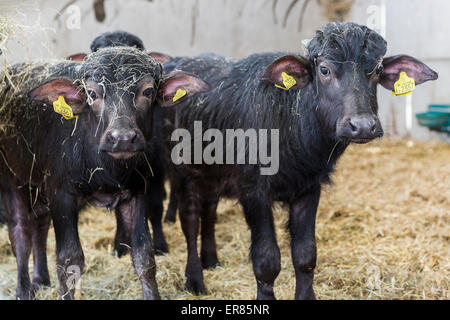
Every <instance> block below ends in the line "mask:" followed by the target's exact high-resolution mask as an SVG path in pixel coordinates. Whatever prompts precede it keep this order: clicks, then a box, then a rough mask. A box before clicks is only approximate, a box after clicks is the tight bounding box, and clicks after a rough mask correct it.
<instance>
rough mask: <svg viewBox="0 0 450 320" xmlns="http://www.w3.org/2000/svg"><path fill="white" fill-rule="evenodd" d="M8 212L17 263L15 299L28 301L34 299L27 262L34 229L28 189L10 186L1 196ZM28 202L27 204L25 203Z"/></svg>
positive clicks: (10, 236) (11, 239)
mask: <svg viewBox="0 0 450 320" xmlns="http://www.w3.org/2000/svg"><path fill="white" fill-rule="evenodd" d="M3 199H4V202H5V207H6V210H7V211H8V216H9V217H10V218H9V221H8V232H9V239H10V241H11V245H12V249H13V252H14V255H15V256H16V262H17V289H16V299H18V300H29V299H33V298H34V292H33V290H32V287H31V282H30V275H29V273H28V272H29V271H28V261H29V258H30V254H31V249H32V233H33V228H35V225H34V223H35V221H34V217H33V215H32V214H31V212H30V210H29V201H30V198H29V193H28V189H25V188H24V189H19V188H17V187H16V186H12V187H11V189H10V190H8V191H6V192H5V193H4V194H3ZM27 201H28V202H27Z"/></svg>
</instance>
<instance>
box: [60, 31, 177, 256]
mask: <svg viewBox="0 0 450 320" xmlns="http://www.w3.org/2000/svg"><path fill="white" fill-rule="evenodd" d="M117 46H126V47H134V48H136V49H138V50H142V51H144V50H145V47H144V43H143V42H142V40H141V39H139V38H138V37H137V36H135V35H133V34H131V33H128V32H126V31H121V30H117V31H110V32H104V33H102V34H101V35H99V36H97V37H96V38H95V39H94V40H93V41H92V43H91V46H90V48H91V51H92V52H95V51H98V50H99V49H102V48H109V47H117ZM149 55H150V56H151V57H153V58H155V59H156V60H157V61H158V62H160V63H161V64H163V63H165V62H167V61H169V60H170V59H171V57H170V56H168V55H165V54H162V53H158V52H149ZM86 56H87V54H86V53H78V54H74V55H71V56H69V57H68V58H67V59H68V60H72V61H83V60H84V59H85V58H86ZM154 118H155V121H154V124H155V128H154V133H155V135H156V136H157V137H156V138H153V139H152V146H151V147H152V149H153V150H154V152H153V154H155V155H156V157H152V158H151V159H150V164H151V166H152V167H153V166H154V163H152V162H153V161H155V160H156V163H157V165H158V166H157V167H156V169H159V170H157V177H153V179H154V180H158V181H160V182H161V185H162V186H161V187H160V188H158V192H156V190H155V189H153V192H152V193H151V195H150V196H151V197H153V198H154V200H153V201H152V203H153V210H150V212H149V218H150V221H151V224H152V229H153V245H154V250H155V253H156V254H163V253H166V252H168V251H169V250H168V247H167V242H166V240H165V237H164V233H163V228H162V224H161V221H162V214H163V200H164V198H165V197H166V192H165V190H164V186H163V183H164V182H163V181H164V171H165V170H164V168H165V161H163V160H162V155H163V148H162V147H161V142H162V141H163V139H162V128H161V125H162V124H163V120H162V119H161V113H160V112H157V113H155V114H154ZM155 158H156V159H155ZM154 159H155V160H154ZM171 195H172V193H171ZM171 203H172V202H171ZM121 216H122V215H121V214H120V213H119V212H118V210H117V209H116V221H117V230H116V236H115V239H114V251H115V253H116V254H117V256H118V257H121V256H123V255H125V254H126V253H127V252H128V248H129V247H130V244H131V242H130V239H129V238H128V237H127V235H126V232H125V229H124V226H123V221H122V218H121Z"/></svg>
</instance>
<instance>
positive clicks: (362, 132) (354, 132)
mask: <svg viewBox="0 0 450 320" xmlns="http://www.w3.org/2000/svg"><path fill="white" fill-rule="evenodd" d="M340 131H341V132H340V137H342V138H347V139H350V140H352V141H354V142H367V141H369V140H372V139H375V138H377V137H380V136H382V135H383V130H382V129H381V124H380V121H379V120H378V118H376V117H375V116H372V115H354V116H351V117H349V118H348V119H347V121H346V122H344V125H343V126H342V128H341V130H340Z"/></svg>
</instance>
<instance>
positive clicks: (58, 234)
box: [50, 189, 84, 300]
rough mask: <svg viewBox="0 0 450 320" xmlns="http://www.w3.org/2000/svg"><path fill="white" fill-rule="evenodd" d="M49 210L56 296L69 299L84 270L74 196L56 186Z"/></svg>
mask: <svg viewBox="0 0 450 320" xmlns="http://www.w3.org/2000/svg"><path fill="white" fill-rule="evenodd" d="M50 212H51V216H52V220H53V227H54V229H55V238H56V264H57V265H56V267H57V273H58V279H59V297H60V299H62V300H72V299H74V297H75V287H76V284H77V282H78V281H79V280H80V277H81V274H82V273H83V269H84V254H83V250H82V248H81V244H80V238H79V236H78V208H77V201H76V198H75V197H73V196H72V195H70V194H69V193H68V192H65V191H64V190H63V189H59V190H58V191H57V192H56V194H55V196H54V197H53V199H52V201H51V203H50Z"/></svg>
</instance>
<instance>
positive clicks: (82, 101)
mask: <svg viewBox="0 0 450 320" xmlns="http://www.w3.org/2000/svg"><path fill="white" fill-rule="evenodd" d="M9 72H10V73H11V74H12V76H11V79H12V82H8V83H7V84H6V85H5V87H4V88H2V90H1V94H2V97H1V99H2V102H3V103H4V106H5V108H4V109H2V113H1V114H0V119H1V122H2V124H3V125H4V126H5V128H6V130H5V131H2V132H1V133H0V151H1V155H2V159H1V160H0V174H1V176H2V179H0V183H1V184H0V190H1V192H2V194H3V199H4V202H5V205H6V208H7V211H8V218H9V219H8V226H9V234H10V239H11V243H12V246H13V250H14V253H15V255H16V258H17V266H18V284H17V298H19V299H29V298H32V297H33V295H34V290H33V288H34V287H37V286H39V285H41V284H48V282H49V281H48V271H47V266H46V255H45V242H46V236H47V232H48V227H49V215H48V212H49V213H50V216H51V218H52V220H53V225H54V229H55V236H56V251H57V271H58V278H59V283H60V297H61V298H62V299H72V298H73V297H74V280H77V277H79V276H80V275H81V273H82V271H83V266H84V255H83V251H82V248H81V245H80V239H79V235H78V230H77V220H78V213H79V211H80V210H81V209H82V208H83V207H84V206H86V205H87V204H93V205H98V206H106V207H108V208H116V209H117V212H118V213H120V215H121V219H122V222H123V227H124V232H125V235H126V237H127V238H129V239H130V244H131V255H132V261H133V265H134V267H135V269H136V272H137V274H138V276H139V279H140V280H141V284H142V289H143V295H144V298H145V299H157V298H159V294H158V289H157V284H156V280H155V273H156V265H155V260H154V256H153V249H152V242H151V239H150V232H149V230H148V225H147V220H146V216H147V212H148V211H150V210H154V209H155V203H156V206H158V205H159V202H160V193H161V192H162V190H161V186H162V183H161V179H159V178H158V175H159V171H160V170H162V169H163V166H162V165H161V166H159V167H158V166H155V167H152V165H151V164H155V163H157V161H156V162H155V161H152V159H153V160H154V159H158V157H159V155H158V154H155V152H156V153H157V152H159V151H158V150H153V149H152V145H153V144H152V143H151V140H152V137H153V136H154V134H153V133H154V127H153V125H152V124H153V120H154V118H155V115H156V114H157V113H158V112H159V111H158V108H159V105H162V106H165V105H167V102H168V101H171V99H172V100H173V96H174V95H175V93H176V92H177V91H178V89H179V88H180V87H182V88H183V91H184V92H185V95H184V97H189V96H190V95H191V94H193V93H194V92H195V91H197V90H200V91H201V90H205V89H206V88H207V86H206V84H205V83H203V82H202V81H200V80H198V79H196V78H194V77H192V76H189V75H187V74H183V73H175V74H173V75H169V76H168V77H163V75H162V68H161V65H160V64H159V63H158V62H157V61H156V60H154V59H153V58H152V57H150V56H149V55H148V54H147V53H145V52H142V51H140V50H137V49H133V48H126V47H117V48H105V49H102V50H98V51H97V52H95V53H92V54H90V55H89V56H88V57H87V58H86V59H85V60H84V62H83V63H79V62H68V61H66V62H57V63H50V62H49V63H45V62H43V63H37V64H35V65H25V64H22V65H16V66H13V67H12V68H11V69H10V70H9ZM184 97H183V98H184ZM156 100H158V104H157V103H156ZM179 101H182V99H180V100H179ZM177 102H178V101H177ZM175 103H176V102H173V101H172V102H171V103H170V104H175ZM155 119H156V118H155ZM155 177H156V178H155ZM158 210H160V208H158ZM31 250H33V256H34V274H33V283H30V279H29V275H28V259H29V255H30V253H31Z"/></svg>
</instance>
